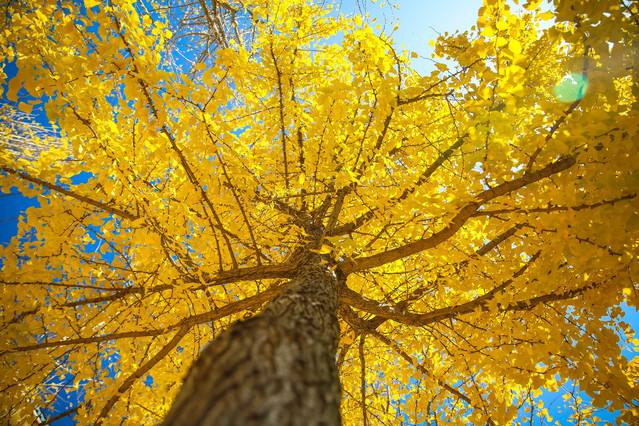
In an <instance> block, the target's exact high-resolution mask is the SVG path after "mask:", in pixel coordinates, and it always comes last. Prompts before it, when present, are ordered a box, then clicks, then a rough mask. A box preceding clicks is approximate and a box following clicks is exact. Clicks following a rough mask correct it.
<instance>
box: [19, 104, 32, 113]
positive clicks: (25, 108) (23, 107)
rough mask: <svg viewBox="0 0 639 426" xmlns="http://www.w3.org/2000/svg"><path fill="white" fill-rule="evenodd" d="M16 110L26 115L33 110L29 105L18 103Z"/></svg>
mask: <svg viewBox="0 0 639 426" xmlns="http://www.w3.org/2000/svg"><path fill="white" fill-rule="evenodd" d="M18 109H19V110H20V111H22V112H26V113H27V114H31V110H32V109H33V105H30V104H28V103H25V102H20V103H19V104H18Z"/></svg>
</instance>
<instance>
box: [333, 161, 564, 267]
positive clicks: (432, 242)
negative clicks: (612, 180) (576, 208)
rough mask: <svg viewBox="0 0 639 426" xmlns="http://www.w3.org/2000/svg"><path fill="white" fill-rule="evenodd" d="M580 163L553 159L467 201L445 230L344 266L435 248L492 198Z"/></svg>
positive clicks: (369, 264) (374, 262)
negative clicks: (473, 199) (535, 169)
mask: <svg viewBox="0 0 639 426" xmlns="http://www.w3.org/2000/svg"><path fill="white" fill-rule="evenodd" d="M575 163H576V160H575V158H574V157H563V158H561V159H559V160H557V161H555V162H552V163H550V164H548V165H546V167H544V168H543V169H540V170H538V171H535V172H531V173H525V174H524V175H523V176H521V177H519V178H517V179H514V180H511V181H507V182H504V183H502V184H500V185H498V186H496V187H494V188H491V189H487V190H485V191H483V192H481V193H479V194H478V195H477V196H476V197H475V199H476V200H477V201H471V202H470V203H468V204H466V205H465V206H464V207H463V208H462V209H461V210H459V212H457V214H456V215H455V216H454V217H453V219H452V220H451V222H450V223H449V224H448V225H447V226H446V227H444V229H442V230H440V231H438V232H436V233H434V234H433V235H431V236H430V237H428V238H424V239H421V240H417V241H414V242H412V243H408V244H406V245H403V246H401V247H397V248H394V249H390V250H387V251H385V252H382V253H377V254H374V255H371V256H368V257H361V258H358V259H355V260H352V261H347V262H345V263H344V266H342V269H343V271H344V272H345V273H351V272H358V271H363V270H366V269H371V268H375V267H378V266H381V265H384V264H386V263H391V262H394V261H396V260H399V259H401V258H404V257H408V256H412V255H414V254H417V253H419V252H421V251H424V250H428V249H431V248H433V247H436V246H437V245H439V244H441V243H442V242H444V241H446V240H448V239H449V238H450V237H452V236H453V235H455V233H456V232H457V231H458V230H459V229H460V228H461V227H462V226H464V224H465V223H466V221H467V220H468V219H470V218H471V217H472V216H473V215H474V214H475V212H476V211H477V209H478V208H479V207H480V206H481V205H482V204H483V203H486V202H488V201H490V200H493V199H495V198H497V197H500V196H502V195H506V194H509V193H511V192H514V191H516V190H518V189H521V188H523V187H525V186H527V185H529V184H531V183H534V182H537V181H539V180H541V179H543V178H546V177H549V176H552V175H554V174H557V173H560V172H562V171H564V170H566V169H568V168H570V167H572V166H573V165H574V164H575Z"/></svg>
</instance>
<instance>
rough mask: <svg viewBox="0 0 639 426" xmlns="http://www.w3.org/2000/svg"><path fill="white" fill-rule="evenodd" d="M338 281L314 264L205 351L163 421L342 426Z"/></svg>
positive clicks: (176, 425)
mask: <svg viewBox="0 0 639 426" xmlns="http://www.w3.org/2000/svg"><path fill="white" fill-rule="evenodd" d="M338 292H339V285H338V282H337V280H336V278H335V275H334V274H333V273H332V272H330V271H328V270H327V269H326V268H324V267H322V266H320V265H317V264H314V265H307V266H303V267H301V268H300V270H299V271H298V273H297V275H296V277H295V278H294V279H293V280H291V283H290V285H289V287H288V288H287V289H286V290H285V291H284V292H283V293H282V294H281V295H280V296H278V297H277V298H276V299H275V300H273V301H272V302H270V303H269V304H268V305H267V306H266V308H265V309H264V311H263V312H262V313H260V314H259V315H257V316H255V317H253V318H250V319H248V320H246V321H239V322H237V323H236V324H234V325H233V326H231V327H230V328H229V329H228V330H227V331H226V332H225V333H223V334H222V335H220V336H219V337H218V338H216V339H215V340H213V341H212V342H211V343H210V344H209V345H208V347H207V348H206V349H205V350H204V351H202V353H201V354H200V356H199V358H198V360H197V361H196V362H195V363H194V365H193V367H192V368H191V370H190V371H189V373H188V376H187V378H186V381H185V382H184V385H183V386H182V389H181V390H180V391H179V393H178V396H177V398H176V400H175V402H174V404H173V406H172V407H171V410H170V411H169V414H168V416H167V417H166V419H165V421H164V426H169V425H170V426H190V425H219V426H230V425H238V426H239V425H242V426H244V425H260V426H269V425H273V426H276V425H277V426H283V425H300V424H304V425H309V426H310V425H330V426H332V425H339V424H341V418H340V412H339V405H340V404H339V403H340V394H341V390H340V384H339V377H338V374H337V367H336V362H335V358H336V350H337V341H338V338H339V325H338V322H337V303H338Z"/></svg>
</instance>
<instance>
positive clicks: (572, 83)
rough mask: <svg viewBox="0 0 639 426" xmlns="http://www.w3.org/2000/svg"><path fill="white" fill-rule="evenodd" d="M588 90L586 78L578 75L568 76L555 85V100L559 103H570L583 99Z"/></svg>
mask: <svg viewBox="0 0 639 426" xmlns="http://www.w3.org/2000/svg"><path fill="white" fill-rule="evenodd" d="M587 90H588V78H586V76H585V75H583V74H579V73H572V74H568V75H567V76H565V77H564V78H562V79H561V81H559V83H557V84H556V85H555V89H554V93H555V98H556V99H557V100H558V101H559V102H566V103H571V102H575V101H578V100H579V99H581V98H583V97H584V95H585V94H586V91H587Z"/></svg>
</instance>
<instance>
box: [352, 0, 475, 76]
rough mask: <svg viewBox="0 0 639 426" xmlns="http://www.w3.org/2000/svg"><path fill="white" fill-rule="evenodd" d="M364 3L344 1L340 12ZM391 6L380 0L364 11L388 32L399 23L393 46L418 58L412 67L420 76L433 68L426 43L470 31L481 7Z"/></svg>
mask: <svg viewBox="0 0 639 426" xmlns="http://www.w3.org/2000/svg"><path fill="white" fill-rule="evenodd" d="M363 3H364V2H363V1H362V0H359V4H360V6H358V0H343V1H342V12H345V13H350V12H352V11H359V10H364V5H363ZM393 3H394V4H396V5H397V8H395V7H392V6H389V5H388V4H386V5H384V4H383V2H382V1H379V2H378V4H372V3H370V4H366V6H365V11H366V12H367V13H369V14H370V15H371V17H374V18H377V23H379V24H380V25H382V28H384V29H386V30H387V32H388V31H391V30H392V29H393V26H394V24H395V23H398V24H399V28H398V29H397V30H395V31H394V32H393V33H392V34H393V39H394V41H395V47H396V48H397V49H399V50H401V49H406V50H410V51H412V52H416V53H417V54H418V55H419V58H416V59H413V65H414V66H415V68H416V69H417V70H418V71H420V72H422V73H425V72H429V71H431V70H432V69H434V66H433V63H432V61H430V60H429V59H428V58H429V57H430V55H431V54H432V52H433V49H432V47H431V46H430V44H429V41H430V40H434V39H435V38H437V36H438V35H439V34H443V33H445V32H449V33H453V32H455V31H457V30H461V31H463V30H467V29H470V27H471V26H473V25H474V24H475V22H476V21H477V12H478V10H479V8H480V7H481V5H482V1H481V0H395V1H394V2H393Z"/></svg>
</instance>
